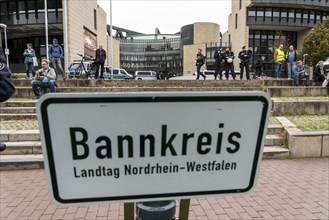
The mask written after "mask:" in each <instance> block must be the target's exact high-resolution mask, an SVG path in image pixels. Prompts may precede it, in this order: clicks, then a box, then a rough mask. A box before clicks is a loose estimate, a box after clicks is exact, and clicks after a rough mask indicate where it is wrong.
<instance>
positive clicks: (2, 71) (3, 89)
mask: <svg viewBox="0 0 329 220" xmlns="http://www.w3.org/2000/svg"><path fill="white" fill-rule="evenodd" d="M5 61H6V59H5V58H4V55H3V52H2V49H1V48H0V102H4V101H7V100H8V99H9V98H10V97H11V96H12V95H13V94H14V92H15V87H14V84H13V82H12V80H11V71H10V69H9V68H8V66H7V64H6V62H5Z"/></svg>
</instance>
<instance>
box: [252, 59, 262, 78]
mask: <svg viewBox="0 0 329 220" xmlns="http://www.w3.org/2000/svg"><path fill="white" fill-rule="evenodd" d="M264 60H265V57H264V56H262V57H261V58H259V59H258V60H257V62H256V65H255V74H254V78H256V75H257V76H258V77H260V76H261V75H262V74H263V71H264V64H263V62H264Z"/></svg>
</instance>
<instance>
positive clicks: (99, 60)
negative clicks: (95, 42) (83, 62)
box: [95, 45, 106, 79]
mask: <svg viewBox="0 0 329 220" xmlns="http://www.w3.org/2000/svg"><path fill="white" fill-rule="evenodd" d="M105 60H106V51H105V50H104V49H103V45H99V48H98V49H97V50H96V55H95V63H96V72H95V79H97V78H98V74H99V66H100V67H101V74H100V79H104V77H103V73H104V63H105Z"/></svg>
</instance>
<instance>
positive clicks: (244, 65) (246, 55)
mask: <svg viewBox="0 0 329 220" xmlns="http://www.w3.org/2000/svg"><path fill="white" fill-rule="evenodd" d="M238 57H239V59H240V62H241V63H240V80H242V79H243V71H244V69H246V77H247V80H250V72H249V64H250V62H249V61H250V58H251V51H247V50H246V46H243V47H242V51H241V52H240V53H239V56H238Z"/></svg>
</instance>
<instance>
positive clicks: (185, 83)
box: [13, 79, 261, 88]
mask: <svg viewBox="0 0 329 220" xmlns="http://www.w3.org/2000/svg"><path fill="white" fill-rule="evenodd" d="M13 81H14V84H15V86H16V87H30V88H31V81H29V80H26V79H15V80H13ZM56 82H57V84H58V86H59V88H61V87H200V86H205V87H217V86H221V87H248V86H249V87H250V86H251V87H253V86H260V84H261V81H259V80H251V81H246V80H243V81H240V80H236V81H233V80H232V81H231V80H230V81H226V80H222V81H220V80H217V81H215V80H152V81H147V80H107V79H105V80H99V79H98V80H97V79H69V80H57V81H56Z"/></svg>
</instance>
